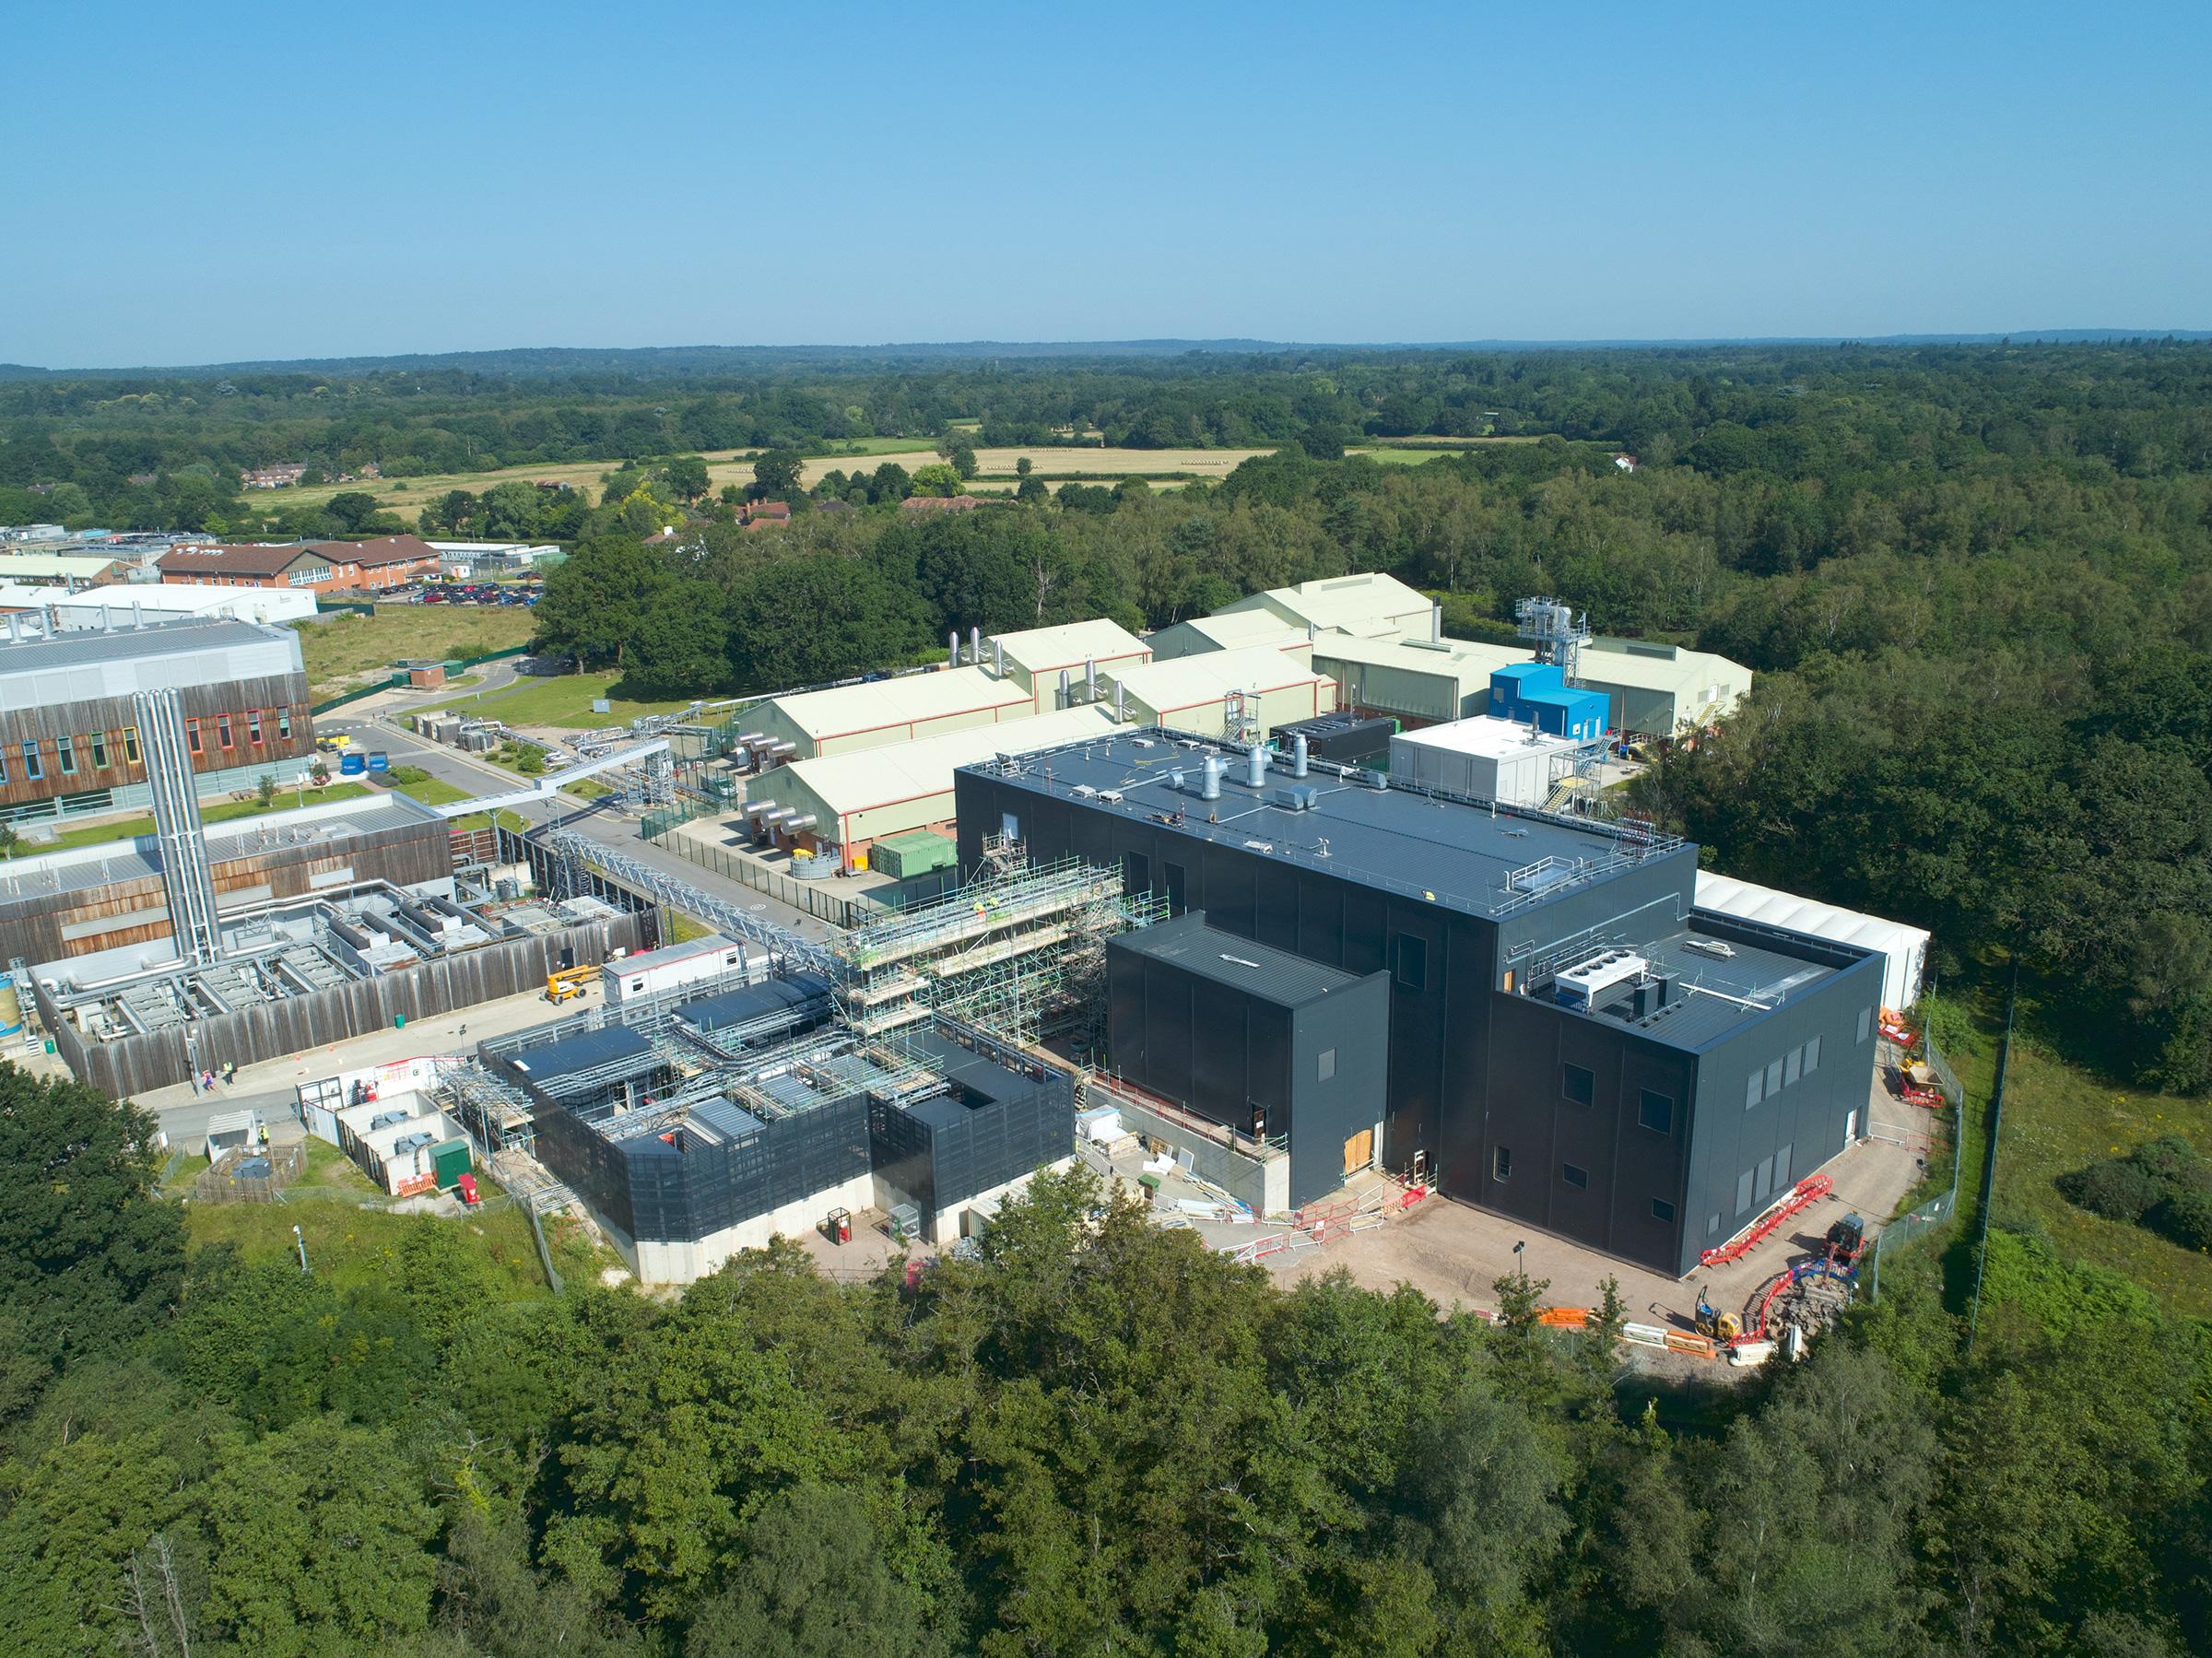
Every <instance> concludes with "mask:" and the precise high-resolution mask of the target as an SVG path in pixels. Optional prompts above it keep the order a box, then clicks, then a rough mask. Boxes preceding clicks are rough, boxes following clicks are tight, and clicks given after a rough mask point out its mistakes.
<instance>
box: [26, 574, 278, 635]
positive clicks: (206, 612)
mask: <svg viewBox="0 0 2212 1658" xmlns="http://www.w3.org/2000/svg"><path fill="white" fill-rule="evenodd" d="M46 602H47V603H48V604H49V605H52V606H53V616H54V623H55V625H56V626H57V627H63V628H97V627H99V626H100V622H101V620H102V618H103V617H104V618H105V619H107V620H108V621H110V622H112V624H114V625H115V626H117V627H125V626H128V625H129V623H130V621H131V619H132V617H133V616H134V615H135V616H136V617H138V618H139V619H140V620H142V621H147V622H160V621H174V620H175V619H176V618H178V617H186V616H214V617H231V618H232V619H233V620H236V621H241V622H291V621H299V620H300V619H302V618H304V617H311V616H312V615H314V614H315V595H314V593H313V591H312V589H310V588H304V587H224V586H220V585H218V583H216V582H112V583H110V584H109V585H107V586H104V587H84V588H79V589H78V590H77V591H76V592H75V593H71V594H59V593H55V592H53V590H52V589H51V588H50V589H48V590H47V598H46Z"/></svg>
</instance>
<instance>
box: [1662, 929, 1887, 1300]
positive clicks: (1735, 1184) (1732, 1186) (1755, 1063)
mask: <svg viewBox="0 0 2212 1658" xmlns="http://www.w3.org/2000/svg"><path fill="white" fill-rule="evenodd" d="M1881 993H1882V960H1881V958H1879V957H1868V958H1865V959H1863V960H1860V961H1856V962H1853V963H1852V964H1851V965H1849V966H1848V967H1845V968H1843V969H1841V970H1839V971H1838V972H1836V974H1835V975H1834V976H1833V977H1832V978H1830V979H1826V980H1824V981H1822V982H1820V983H1818V984H1817V985H1815V986H1813V987H1812V989H1811V990H1809V991H1808V992H1806V994H1804V995H1802V996H1799V997H1796V998H1794V999H1793V1000H1792V1001H1790V1002H1788V1003H1785V1004H1784V1005H1783V1006H1781V1007H1778V1008H1775V1009H1774V1010H1773V1011H1771V1012H1770V1013H1767V1014H1765V1015H1762V1016H1760V1017H1758V1018H1756V1019H1754V1020H1752V1021H1751V1022H1750V1023H1748V1024H1747V1025H1745V1026H1743V1027H1742V1028H1741V1029H1739V1030H1738V1031H1737V1032H1736V1033H1735V1035H1733V1036H1731V1037H1729V1038H1727V1039H1725V1040H1724V1041H1719V1042H1717V1043H1715V1044H1713V1045H1712V1046H1710V1047H1707V1048H1706V1049H1705V1050H1704V1051H1703V1052H1701V1053H1700V1054H1699V1056H1698V1093H1697V1101H1696V1105H1695V1107H1694V1109H1693V1117H1694V1122H1695V1129H1694V1133H1693V1135H1692V1137H1691V1143H1690V1150H1691V1155H1690V1160H1689V1170H1688V1182H1687V1187H1688V1189H1687V1191H1686V1193H1685V1195H1684V1205H1683V1211H1684V1212H1683V1222H1684V1236H1683V1242H1682V1250H1681V1257H1682V1258H1681V1262H1680V1264H1679V1265H1678V1266H1677V1268H1676V1269H1675V1270H1677V1271H1679V1272H1688V1271H1689V1270H1690V1269H1691V1268H1692V1267H1694V1266H1695V1265H1696V1264H1697V1256H1698V1252H1699V1251H1700V1250H1702V1249H1707V1248H1710V1247H1712V1245H1713V1244H1716V1243H1720V1242H1724V1241H1726V1240H1727V1239H1729V1238H1731V1237H1733V1236H1734V1235H1735V1233H1737V1232H1738V1231H1741V1230H1742V1229H1744V1227H1746V1226H1747V1225H1748V1224H1749V1223H1750V1222H1751V1221H1752V1220H1753V1219H1754V1218H1756V1217H1757V1214H1758V1211H1759V1210H1760V1209H1762V1208H1764V1207H1765V1206H1766V1205H1768V1204H1770V1203H1771V1202H1772V1201H1773V1200H1774V1197H1775V1195H1776V1194H1778V1193H1780V1192H1783V1191H1786V1190H1788V1189H1789V1187H1790V1186H1792V1185H1794V1184H1795V1183H1796V1182H1798V1181H1801V1180H1803V1179H1804V1178H1805V1177H1806V1175H1808V1174H1811V1173H1813V1172H1815V1171H1816V1170H1818V1169H1819V1168H1821V1167H1822V1166H1823V1165H1824V1164H1826V1163H1827V1162H1828V1161H1829V1160H1830V1158H1833V1157H1835V1156H1836V1155H1837V1154H1838V1153H1839V1152H1841V1151H1842V1150H1843V1149H1844V1147H1845V1146H1846V1145H1848V1144H1849V1141H1848V1138H1847V1135H1848V1134H1849V1132H1850V1127H1851V1122H1852V1113H1853V1111H1856V1112H1858V1113H1860V1115H1859V1118H1858V1121H1857V1123H1856V1128H1857V1130H1858V1132H1859V1133H1862V1134H1863V1133H1865V1130H1866V1126H1867V1124H1866V1120H1865V1112H1866V1111H1868V1110H1869V1109H1870V1105H1871V1095H1872V1092H1873V1088H1874V1065H1875V1045H1876V1035H1875V1032H1874V1029H1873V1028H1872V1027H1873V1024H1874V1020H1875V1018H1876V1017H1879V1004H1880V1001H1881ZM1863 1014H1865V1015H1870V1016H1872V1017H1869V1018H1868V1029H1867V1035H1866V1040H1865V1041H1859V1039H1858V1024H1859V1018H1860V1016H1861V1015H1863ZM1814 1041H1818V1043H1819V1052H1818V1064H1816V1065H1815V1066H1814V1067H1813V1068H1812V1069H1811V1070H1810V1071H1807V1070H1806V1065H1805V1054H1806V1049H1807V1046H1808V1044H1810V1043H1812V1042H1814ZM1793 1054H1794V1055H1795V1056H1796V1058H1795V1060H1794V1063H1793V1061H1792V1058H1791V1056H1792V1055H1793ZM1776 1064H1779V1065H1780V1066H1781V1077H1782V1086H1781V1087H1780V1088H1779V1089H1771V1088H1768V1087H1767V1086H1766V1084H1767V1078H1768V1075H1769V1069H1770V1067H1771V1066H1774V1065H1776ZM1754 1071H1756V1072H1758V1073H1759V1103H1758V1104H1757V1105H1747V1099H1748V1096H1749V1086H1750V1078H1751V1075H1752V1073H1753V1072H1754ZM1762 1172H1763V1176H1764V1178H1763V1180H1762V1178H1761V1177H1762ZM1746 1177H1748V1184H1746ZM1739 1197H1741V1198H1742V1202H1741V1203H1740V1204H1739V1202H1738V1199H1739ZM1716 1215H1717V1216H1718V1217H1720V1219H1719V1223H1718V1225H1717V1226H1715V1225H1714V1224H1713V1217H1715V1216H1716Z"/></svg>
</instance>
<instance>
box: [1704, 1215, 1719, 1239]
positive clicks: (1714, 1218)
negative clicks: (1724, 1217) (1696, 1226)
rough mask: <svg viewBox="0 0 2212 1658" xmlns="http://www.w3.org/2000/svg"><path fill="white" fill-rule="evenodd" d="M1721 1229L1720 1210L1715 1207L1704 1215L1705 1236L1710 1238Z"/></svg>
mask: <svg viewBox="0 0 2212 1658" xmlns="http://www.w3.org/2000/svg"><path fill="white" fill-rule="evenodd" d="M1720 1229H1721V1212H1720V1211H1719V1210H1718V1209H1715V1210H1714V1211H1713V1212H1712V1214H1711V1215H1709V1216H1707V1217H1705V1236H1706V1237H1708V1238H1710V1237H1712V1235H1713V1234H1714V1233H1715V1232H1718V1231H1719V1230H1720Z"/></svg>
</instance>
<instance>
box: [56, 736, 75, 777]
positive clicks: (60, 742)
mask: <svg viewBox="0 0 2212 1658" xmlns="http://www.w3.org/2000/svg"><path fill="white" fill-rule="evenodd" d="M53 747H54V752H55V753H57V754H59V755H60V756H61V757H62V775H63V776H64V777H75V776H76V738H75V737H56V738H54V740H53Z"/></svg>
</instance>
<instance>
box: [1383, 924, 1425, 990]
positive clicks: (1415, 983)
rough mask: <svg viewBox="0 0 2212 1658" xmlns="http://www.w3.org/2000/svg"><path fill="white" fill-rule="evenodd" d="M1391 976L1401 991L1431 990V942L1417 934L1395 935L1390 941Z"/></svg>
mask: <svg viewBox="0 0 2212 1658" xmlns="http://www.w3.org/2000/svg"><path fill="white" fill-rule="evenodd" d="M1390 953H1391V963H1392V965H1391V976H1392V977H1393V978H1394V979H1395V980H1396V981H1397V982H1398V988H1399V989H1400V990H1411V991H1423V990H1427V989H1428V988H1429V941H1428V940H1427V939H1426V938H1423V937H1421V936H1420V935H1418V934H1415V933H1398V934H1394V935H1393V936H1392V938H1391V941H1390Z"/></svg>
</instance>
